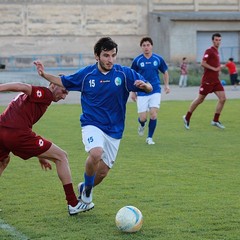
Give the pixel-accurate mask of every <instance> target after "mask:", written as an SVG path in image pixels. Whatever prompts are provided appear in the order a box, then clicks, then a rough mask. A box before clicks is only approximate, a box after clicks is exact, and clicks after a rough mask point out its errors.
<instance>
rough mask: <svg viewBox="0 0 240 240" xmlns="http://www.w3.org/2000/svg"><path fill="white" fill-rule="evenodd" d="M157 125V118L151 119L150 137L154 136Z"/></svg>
mask: <svg viewBox="0 0 240 240" xmlns="http://www.w3.org/2000/svg"><path fill="white" fill-rule="evenodd" d="M156 126H157V119H155V120H153V119H150V121H149V124H148V137H150V138H152V136H153V133H154V131H155V128H156Z"/></svg>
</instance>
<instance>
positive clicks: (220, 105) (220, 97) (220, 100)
mask: <svg viewBox="0 0 240 240" xmlns="http://www.w3.org/2000/svg"><path fill="white" fill-rule="evenodd" d="M215 94H216V95H217V97H218V103H217V106H216V113H219V114H220V113H221V112H222V109H223V107H224V104H225V102H226V100H227V99H226V95H225V92H224V91H218V92H215Z"/></svg>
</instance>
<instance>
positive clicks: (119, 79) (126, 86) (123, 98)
mask: <svg viewBox="0 0 240 240" xmlns="http://www.w3.org/2000/svg"><path fill="white" fill-rule="evenodd" d="M61 79H62V83H63V85H64V87H65V88H66V89H67V90H69V91H80V92H81V105H82V114H81V116H80V121H81V126H86V125H93V126H96V127H98V128H100V129H101V130H102V131H103V132H105V133H106V134H107V135H109V136H111V137H113V138H116V139H120V138H122V134H123V130H124V125H125V123H124V122H125V112H126V103H127V100H128V97H129V92H130V91H139V89H138V88H137V87H136V86H135V85H134V82H135V80H144V78H143V77H142V76H141V75H140V74H138V73H137V72H135V71H134V70H132V69H130V68H128V67H123V66H120V65H117V64H115V65H114V66H113V68H112V69H111V70H110V71H109V72H108V73H106V74H103V73H102V72H100V71H99V70H98V67H97V64H94V65H90V66H87V67H85V68H82V69H80V70H79V71H78V72H76V73H75V74H73V75H69V76H61ZM144 81H145V80H144Z"/></svg>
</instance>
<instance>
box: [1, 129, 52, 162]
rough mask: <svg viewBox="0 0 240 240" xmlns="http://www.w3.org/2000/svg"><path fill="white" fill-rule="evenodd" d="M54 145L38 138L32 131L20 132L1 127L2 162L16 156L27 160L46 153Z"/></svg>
mask: <svg viewBox="0 0 240 240" xmlns="http://www.w3.org/2000/svg"><path fill="white" fill-rule="evenodd" d="M51 145H52V143H51V142H49V141H48V140H46V139H44V138H42V137H41V136H37V135H36V133H34V132H32V131H31V129H27V130H20V129H14V128H7V127H2V126H0V161H2V160H3V159H5V158H6V157H8V155H9V153H10V152H12V153H13V154H14V155H16V156H18V157H20V158H22V159H24V160H26V159H28V158H31V157H36V156H38V155H40V154H42V153H44V152H46V151H47V150H48V149H49V148H50V147H51Z"/></svg>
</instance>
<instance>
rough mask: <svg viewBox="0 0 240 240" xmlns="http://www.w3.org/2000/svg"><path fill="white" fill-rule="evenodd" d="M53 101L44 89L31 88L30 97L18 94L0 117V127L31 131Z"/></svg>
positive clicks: (49, 92)
mask: <svg viewBox="0 0 240 240" xmlns="http://www.w3.org/2000/svg"><path fill="white" fill-rule="evenodd" d="M52 100H53V95H52V92H51V91H50V90H49V89H48V88H46V87H36V86H32V93H31V95H27V94H24V93H21V94H19V95H18V96H17V97H16V98H15V99H13V100H12V101H11V103H10V104H9V105H8V107H7V108H6V110H5V111H4V112H3V113H2V114H1V115H0V125H1V126H4V127H9V128H16V129H22V130H24V129H32V126H33V125H34V124H35V123H36V122H37V121H38V120H39V119H40V118H41V117H42V115H43V114H44V113H45V112H46V110H47V108H48V106H49V105H50V104H51V102H52Z"/></svg>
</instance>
